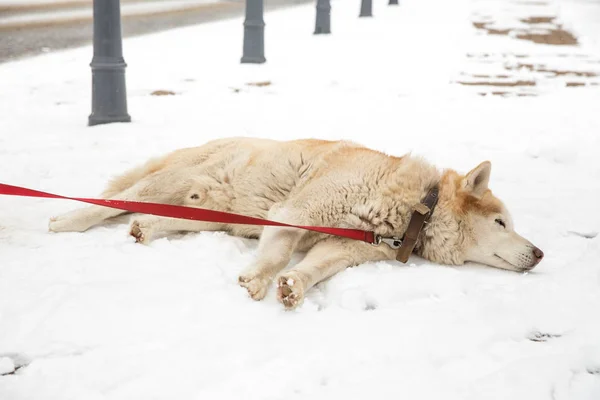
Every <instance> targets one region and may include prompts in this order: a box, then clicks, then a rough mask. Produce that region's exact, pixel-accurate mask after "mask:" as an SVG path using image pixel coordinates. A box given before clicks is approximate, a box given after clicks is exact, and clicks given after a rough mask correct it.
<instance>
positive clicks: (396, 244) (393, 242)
mask: <svg viewBox="0 0 600 400" xmlns="http://www.w3.org/2000/svg"><path fill="white" fill-rule="evenodd" d="M382 242H383V243H385V244H387V245H388V246H390V247H391V248H392V249H394V250H396V249H399V248H400V246H402V239H400V238H399V237H396V236H392V237H383V236H381V235H376V236H375V242H374V243H373V244H374V245H375V246H379V245H380V244H381V243H382Z"/></svg>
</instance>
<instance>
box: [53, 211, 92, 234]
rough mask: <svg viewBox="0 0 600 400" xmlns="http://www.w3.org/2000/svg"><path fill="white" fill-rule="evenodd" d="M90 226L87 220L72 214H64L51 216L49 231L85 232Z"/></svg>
mask: <svg viewBox="0 0 600 400" xmlns="http://www.w3.org/2000/svg"><path fill="white" fill-rule="evenodd" d="M88 228H89V224H87V223H86V222H85V220H81V219H77V218H73V217H72V215H71V214H64V215H60V216H58V217H52V218H50V221H48V231H49V232H83V231H85V230H87V229H88Z"/></svg>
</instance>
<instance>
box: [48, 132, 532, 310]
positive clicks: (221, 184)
mask: <svg viewBox="0 0 600 400" xmlns="http://www.w3.org/2000/svg"><path fill="white" fill-rule="evenodd" d="M490 170H491V164H490V163H489V162H487V161H486V162H483V163H481V164H480V165H479V166H477V167H476V168H474V169H473V170H472V171H470V172H469V173H467V174H466V175H464V176H463V175H460V174H458V173H457V172H455V171H453V170H450V169H448V170H444V171H442V172H440V171H438V170H437V169H436V168H435V167H433V166H432V165H430V164H428V163H427V162H425V161H424V160H421V159H419V158H414V157H411V156H404V157H393V156H389V155H386V154H383V153H381V152H378V151H374V150H371V149H368V148H365V147H363V146H360V145H357V144H354V143H350V142H343V141H324V140H313V139H309V140H296V141H287V142H283V141H274V140H266V139H253V138H231V139H221V140H215V141H211V142H209V143H206V144H204V145H203V146H200V147H196V148H187V149H181V150H177V151H174V152H172V153H170V154H168V155H166V156H164V157H162V158H158V159H153V160H150V161H148V162H147V163H146V164H145V165H143V166H140V167H137V168H135V169H133V170H131V171H128V172H126V173H125V174H123V175H122V176H119V177H117V178H115V179H114V180H113V181H112V182H110V183H109V185H108V187H107V188H106V190H105V191H104V193H103V194H102V197H103V198H107V199H122V200H134V201H147V202H158V203H168V204H176V205H185V206H190V207H202V208H209V209H213V210H218V211H226V212H232V213H236V214H242V215H247V216H252V217H258V218H268V219H271V220H276V221H280V222H285V223H288V224H295V225H313V226H332V227H344V228H355V229H361V230H366V231H374V232H375V233H376V234H378V235H381V236H383V237H392V236H396V237H402V235H403V233H404V232H406V230H407V227H408V225H409V220H410V218H411V214H412V213H413V210H414V209H415V207H417V206H418V205H419V204H421V202H422V201H423V198H424V197H425V196H426V194H427V193H428V192H429V191H430V189H432V188H434V187H435V188H436V190H438V192H437V193H438V196H437V197H438V200H437V205H436V206H435V208H434V209H433V212H432V213H431V215H430V216H429V221H428V222H427V223H426V224H425V225H424V227H423V229H422V230H421V231H420V233H419V235H418V238H417V239H416V243H415V244H414V252H415V253H416V254H418V255H419V256H421V257H423V258H425V259H427V260H430V261H433V262H436V263H442V264H451V265H460V264H463V263H465V262H466V261H473V262H479V263H482V264H486V265H489V266H492V267H497V268H502V269H507V270H512V271H528V270H530V269H532V268H534V267H535V266H536V265H537V264H538V263H539V262H540V261H541V259H542V257H543V253H542V251H541V250H540V249H538V248H537V247H535V246H534V245H533V244H531V243H530V242H529V241H528V240H526V239H524V238H523V237H521V236H520V235H518V234H517V233H516V232H515V231H514V229H513V223H512V220H511V217H510V215H509V213H508V211H507V210H506V208H505V207H504V206H503V204H502V202H501V201H500V200H498V199H497V198H496V197H494V195H493V194H492V192H491V191H490V190H489V189H488V181H489V178H490ZM123 213H124V211H121V210H116V209H111V208H106V207H100V206H91V207H87V208H83V209H78V210H75V211H72V212H70V213H67V214H65V215H62V216H59V217H57V218H52V219H51V220H50V223H49V229H50V231H53V232H68V231H77V232H82V231H85V230H87V229H88V228H90V227H92V226H94V225H96V224H99V223H101V222H102V221H103V220H105V219H107V218H110V217H114V216H117V215H119V214H123ZM160 231H162V232H166V231H191V232H198V231H226V232H229V233H230V234H232V235H236V236H242V237H247V238H260V241H259V247H258V257H257V259H256V261H255V262H254V264H253V265H251V266H249V267H248V268H246V269H245V270H244V271H243V272H242V273H241V275H240V276H239V283H240V285H241V286H243V287H245V288H246V289H247V290H248V293H249V294H250V296H251V297H252V298H253V299H255V300H261V299H262V298H264V296H265V295H266V293H267V290H268V288H269V286H270V284H271V282H272V281H273V280H276V282H277V298H278V300H279V301H280V302H281V303H283V305H284V306H285V307H286V308H294V307H296V306H297V305H299V304H300V303H301V302H302V300H303V298H304V293H306V291H307V290H309V289H310V288H311V287H312V286H314V285H315V284H317V283H318V282H320V281H322V280H324V279H327V278H329V277H331V276H332V275H334V274H336V273H338V272H340V271H342V270H344V269H345V268H347V267H350V266H356V265H358V264H362V263H365V262H367V261H378V260H393V259H395V258H396V251H397V250H396V249H395V248H394V246H391V245H388V244H387V243H381V244H380V245H373V244H370V243H366V242H361V241H356V240H352V239H346V238H341V237H337V236H331V235H326V234H321V233H315V232H310V231H304V230H299V229H294V228H281V227H264V228H263V227H261V226H253V225H239V224H235V225H234V224H218V223H208V222H200V221H192V220H185V219H173V218H164V217H157V216H153V215H141V216H137V217H135V218H134V219H133V221H132V222H131V227H130V233H131V235H132V236H134V237H135V238H136V240H137V241H138V242H141V243H148V242H150V240H151V239H152V236H153V234H155V233H156V232H160ZM294 251H303V252H306V256H305V257H304V259H303V260H302V261H301V262H300V263H298V264H297V265H296V266H295V267H293V268H292V269H289V270H285V271H283V270H284V268H285V267H286V266H287V264H288V263H289V261H290V259H291V256H292V253H293V252H294ZM282 271H283V272H282Z"/></svg>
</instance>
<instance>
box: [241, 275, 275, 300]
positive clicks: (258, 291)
mask: <svg viewBox="0 0 600 400" xmlns="http://www.w3.org/2000/svg"><path fill="white" fill-rule="evenodd" d="M238 282H239V284H240V286H242V287H245V288H246V290H248V294H249V295H250V297H252V298H253V299H254V300H262V299H264V298H265V296H266V295H267V290H268V289H269V284H270V283H271V280H270V279H267V278H260V277H257V276H246V275H240V277H239V278H238Z"/></svg>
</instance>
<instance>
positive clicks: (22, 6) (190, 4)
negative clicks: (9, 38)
mask: <svg viewBox="0 0 600 400" xmlns="http://www.w3.org/2000/svg"><path fill="white" fill-rule="evenodd" d="M3 1H4V0H0V11H2V8H5V9H7V10H12V11H14V14H13V13H11V14H9V15H7V16H4V17H2V18H0V30H1V29H8V28H13V29H14V28H17V27H19V28H25V27H31V26H39V25H48V24H52V23H58V22H69V21H82V20H90V21H91V20H92V18H93V9H92V1H89V2H85V1H72V2H69V1H63V2H50V1H49V0H37V1H42V3H39V2H35V1H34V2H30V1H23V3H11V2H8V3H3ZM11 1H13V0H11ZM215 3H219V0H150V1H144V0H127V1H122V4H121V7H120V12H121V16H122V17H123V18H126V17H134V16H144V15H152V14H161V13H169V12H185V11H190V10H196V9H198V8H200V7H205V6H210V5H214V4H215ZM223 4H227V3H223ZM31 11H34V12H31Z"/></svg>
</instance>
